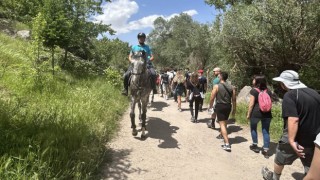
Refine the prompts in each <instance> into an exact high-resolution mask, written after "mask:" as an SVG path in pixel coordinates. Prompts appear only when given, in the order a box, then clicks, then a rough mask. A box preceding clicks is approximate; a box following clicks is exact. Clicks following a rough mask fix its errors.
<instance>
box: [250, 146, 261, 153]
mask: <svg viewBox="0 0 320 180" xmlns="http://www.w3.org/2000/svg"><path fill="white" fill-rule="evenodd" d="M249 148H250V150H251V151H253V152H255V153H259V152H260V148H259V147H258V146H257V145H256V144H252V145H250V146H249Z"/></svg>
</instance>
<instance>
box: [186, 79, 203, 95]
mask: <svg viewBox="0 0 320 180" xmlns="http://www.w3.org/2000/svg"><path fill="white" fill-rule="evenodd" d="M195 87H197V88H198V90H200V84H197V85H196V86H193V85H192V84H191V82H190V80H189V81H187V89H189V90H190V93H192V92H193V91H194V88H195ZM200 92H201V91H200Z"/></svg>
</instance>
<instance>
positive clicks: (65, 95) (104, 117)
mask: <svg viewBox="0 0 320 180" xmlns="http://www.w3.org/2000/svg"><path fill="white" fill-rule="evenodd" d="M29 45H30V43H28V42H25V41H21V40H15V39H13V38H10V37H7V36H4V35H2V34H0V46H1V48H0V64H1V65H2V64H5V66H2V67H3V69H5V70H6V71H5V73H2V75H1V78H0V95H1V99H0V132H1V136H0V179H90V178H92V179H96V178H95V177H94V176H95V172H96V171H97V170H98V167H99V166H100V164H101V162H102V161H103V160H104V156H105V151H106V148H105V143H106V141H109V140H110V138H111V137H112V136H113V135H114V132H115V131H116V130H117V123H118V119H119V117H120V116H121V115H122V113H123V112H124V111H123V109H125V108H126V107H127V105H128V102H127V98H125V97H123V96H121V95H120V92H119V89H118V88H117V87H115V86H113V85H111V84H109V83H107V82H106V80H105V79H104V78H102V77H97V76H96V77H90V78H88V77H86V78H84V77H83V78H80V79H79V78H77V76H72V75H70V74H67V73H65V72H64V71H58V72H57V73H56V75H55V76H52V74H51V73H50V72H48V69H46V68H45V67H42V65H43V66H47V65H46V63H47V62H43V63H42V64H41V66H37V67H38V68H40V70H41V71H39V73H37V71H36V69H35V68H34V66H33V62H34V61H32V59H31V58H30V57H29V55H28V54H29V52H28V51H29V49H26V48H25V47H29Z"/></svg>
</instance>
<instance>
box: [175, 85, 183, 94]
mask: <svg viewBox="0 0 320 180" xmlns="http://www.w3.org/2000/svg"><path fill="white" fill-rule="evenodd" d="M183 93H184V88H181V87H177V88H176V95H177V96H182V94H183Z"/></svg>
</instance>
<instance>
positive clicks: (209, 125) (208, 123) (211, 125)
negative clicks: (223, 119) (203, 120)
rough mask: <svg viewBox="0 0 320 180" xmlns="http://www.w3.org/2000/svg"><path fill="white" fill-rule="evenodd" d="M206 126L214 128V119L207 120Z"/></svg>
mask: <svg viewBox="0 0 320 180" xmlns="http://www.w3.org/2000/svg"><path fill="white" fill-rule="evenodd" d="M207 126H208V128H212V129H216V124H215V123H214V121H212V122H207Z"/></svg>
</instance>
